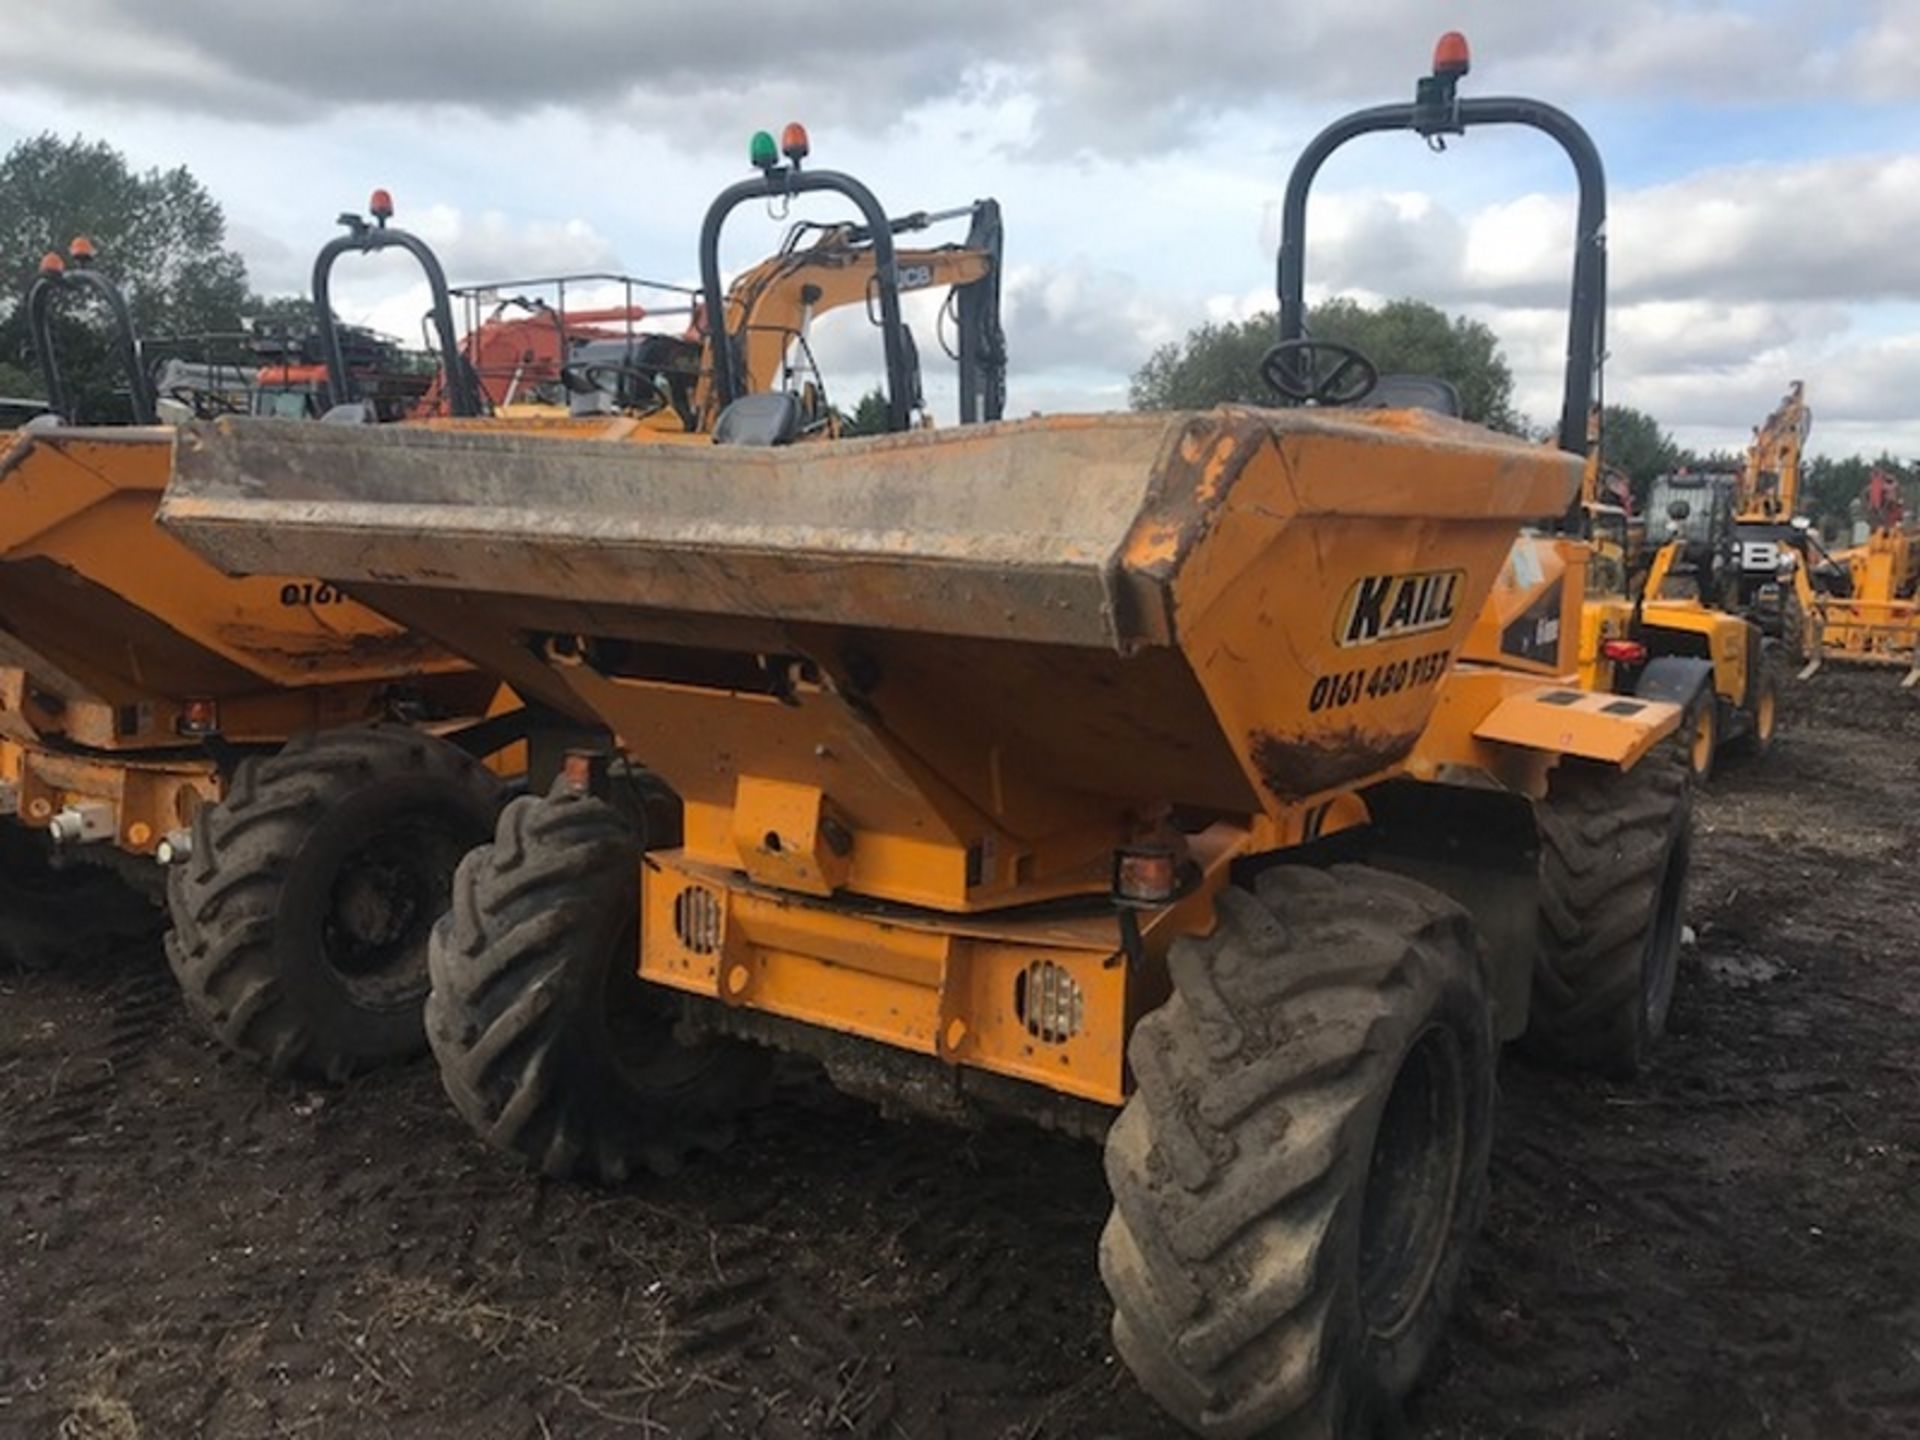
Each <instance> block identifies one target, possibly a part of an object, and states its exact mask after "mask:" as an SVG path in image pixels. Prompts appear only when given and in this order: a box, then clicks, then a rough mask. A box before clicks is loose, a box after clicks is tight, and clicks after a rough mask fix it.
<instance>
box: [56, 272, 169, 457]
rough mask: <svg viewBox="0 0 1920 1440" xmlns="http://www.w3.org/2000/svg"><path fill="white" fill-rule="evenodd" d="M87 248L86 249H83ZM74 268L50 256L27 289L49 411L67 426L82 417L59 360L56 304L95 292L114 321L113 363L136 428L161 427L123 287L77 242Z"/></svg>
mask: <svg viewBox="0 0 1920 1440" xmlns="http://www.w3.org/2000/svg"><path fill="white" fill-rule="evenodd" d="M83 247H84V248H83ZM71 253H72V256H73V264H72V267H71V268H69V267H68V266H67V264H66V262H64V261H63V260H61V258H60V257H59V256H58V255H56V254H52V253H49V254H48V255H47V256H46V258H45V259H43V260H42V261H41V262H40V273H39V274H38V275H36V276H35V277H34V279H33V284H32V285H30V286H29V287H28V288H27V334H28V336H29V337H30V339H31V342H32V345H33V353H34V356H35V358H36V359H38V360H39V362H40V380H41V383H42V384H43V385H45V386H46V389H47V408H48V409H49V410H50V411H52V412H53V414H55V415H57V416H58V417H59V418H60V420H61V422H62V423H64V424H67V425H73V424H77V423H78V421H79V416H78V415H76V414H75V413H74V407H73V405H72V404H71V403H70V399H69V397H68V395H67V388H66V381H65V379H64V378H63V377H62V376H61V374H60V357H59V353H58V351H57V350H56V348H55V346H54V343H53V303H54V301H55V299H56V298H60V297H65V296H71V295H75V294H77V293H79V292H80V291H81V290H91V291H92V292H93V293H94V294H95V295H97V296H98V297H99V298H100V299H101V300H103V301H105V302H106V306H107V313H108V314H109V315H111V316H112V317H113V350H114V358H115V359H116V360H118V361H119V363H120V369H121V371H122V372H123V373H124V374H125V375H126V377H127V401H128V405H129V407H130V408H131V409H132V411H133V423H134V424H136V425H157V424H158V423H159V412H158V410H157V408H156V407H155V404H154V394H153V384H152V381H151V380H150V379H149V378H148V376H147V373H146V371H145V369H144V368H142V366H141V364H140V340H139V337H138V336H137V335H136V334H135V333H134V329H133V312H132V311H131V310H129V309H128V308H127V297H126V296H125V295H123V294H122V293H121V291H120V287H119V286H118V285H116V284H114V283H113V281H111V280H109V279H108V278H107V277H106V276H105V275H102V274H101V273H100V272H99V271H98V270H95V269H94V268H93V263H92V261H93V247H92V245H91V244H89V243H86V242H84V241H80V240H76V241H75V242H74V244H73V247H72V251H71Z"/></svg>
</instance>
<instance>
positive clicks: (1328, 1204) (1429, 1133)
mask: <svg viewBox="0 0 1920 1440" xmlns="http://www.w3.org/2000/svg"><path fill="white" fill-rule="evenodd" d="M1170 968H1171V970H1172V977H1173V985H1174V993H1173V997H1172V999H1170V1000H1169V1001H1168V1002H1167V1003H1166V1004H1165V1005H1164V1006H1163V1007H1161V1009H1159V1010H1158V1011H1156V1012H1155V1013H1153V1014H1151V1015H1149V1016H1147V1017H1146V1018H1145V1019H1144V1020H1142V1021H1141V1022H1140V1024H1139V1026H1138V1028H1137V1029H1136V1030H1135V1032H1134V1036H1133V1039H1132V1042H1131V1044H1130V1045H1129V1047H1128V1058H1129V1060H1130V1061H1131V1063H1132V1066H1133V1072H1134V1078H1135V1084H1136V1089H1135V1091H1134V1094H1133V1097H1132V1098H1131V1099H1130V1100H1129V1101H1128V1102H1127V1105H1126V1108H1125V1109H1124V1110H1122V1111H1121V1113H1120V1117H1119V1119H1118V1120H1116V1121H1115V1122H1114V1126H1113V1128H1112V1130H1111V1132H1110V1133H1109V1136H1108V1139H1107V1154H1106V1161H1107V1178H1108V1180H1109V1182H1110V1184H1111V1185H1112V1188H1113V1201H1114V1207H1113V1214H1112V1217H1111V1218H1110V1219H1109V1220H1108V1222H1107V1228H1106V1232H1105V1234H1104V1235H1103V1236H1102V1237H1101V1243H1100V1271H1101V1275H1102V1277H1103V1278H1104V1280H1105V1281H1106V1285H1107V1290H1108V1293H1109V1294H1110V1295H1111V1297H1112V1299H1113V1303H1114V1311H1115V1314H1114V1321H1113V1338H1114V1345H1115V1347H1116V1348H1117V1349H1118V1350H1119V1352H1120V1355H1121V1357H1122V1358H1123V1359H1124V1360H1125V1361H1126V1363H1127V1365H1128V1367H1129V1368H1130V1369H1131V1370H1132V1372H1133V1374H1134V1377H1135V1378H1136V1379H1137V1380H1138V1381H1139V1382H1140V1384H1141V1386H1142V1387H1143V1388H1144V1389H1146V1390H1147V1391H1148V1392H1149V1393H1150V1394H1152V1395H1153V1396H1154V1398H1155V1399H1157V1400H1158V1401H1159V1402H1160V1403H1161V1404H1162V1405H1163V1406H1165V1407H1166V1409H1167V1410H1168V1411H1170V1412H1171V1413H1172V1414H1173V1415H1174V1417H1175V1418H1176V1419H1178V1420H1179V1421H1180V1422H1181V1423H1182V1424H1184V1425H1185V1426H1187V1428H1188V1429H1190V1430H1192V1431H1193V1432H1194V1433H1195V1434H1198V1435H1202V1436H1209V1437H1240V1436H1255V1435H1258V1436H1286V1437H1309V1436H1312V1437H1329V1440H1330V1437H1336V1436H1344V1435H1354V1434H1364V1433H1368V1427H1369V1425H1370V1424H1371V1423H1372V1422H1373V1421H1376V1420H1378V1419H1380V1418H1383V1415H1384V1414H1387V1413H1391V1412H1392V1411H1393V1410H1394V1408H1395V1407H1397V1405H1398V1404H1399V1401H1400V1400H1401V1398H1402V1397H1403V1396H1404V1395H1405V1394H1406V1393H1407V1392H1408V1391H1409V1390H1410V1389H1411V1388H1412V1387H1413V1385H1414V1384H1415V1382H1416V1381H1417V1380H1418V1379H1419V1378H1420V1375H1421V1373H1422V1371H1423V1370H1424V1369H1425V1367H1426V1365H1427V1363H1428V1361H1429V1359H1430V1358H1431V1356H1432V1353H1433V1350H1434V1347H1435V1344H1436V1342H1437V1340H1438V1337H1439V1335H1440V1332H1441V1329H1442V1327H1443V1326H1444V1324H1445V1322H1446V1318H1447V1315H1448V1312H1449V1311H1450V1310H1451V1308H1452V1305H1453V1299H1454V1294H1455V1292H1456V1291H1457V1290H1458V1288H1459V1285H1460V1278H1461V1272H1462V1268H1463V1265H1464V1262H1465V1257H1466V1252H1467V1249H1468V1246H1469V1243H1470V1241H1471V1239H1472V1237H1473V1234H1474V1232H1475V1230H1476V1229H1477V1228H1478V1225H1479V1222H1480V1217H1481V1214H1482V1212H1483V1210H1484V1208H1485V1202H1486V1192H1487V1160H1488V1152H1489V1148H1490V1145H1491V1140H1492V1112H1493V1088H1494V1081H1493V1072H1494V1041H1493V1034H1492V1026H1491V1021H1490V1017H1489V1013H1488V1002H1487V996H1486V992H1485V989H1484V983H1483V980H1482V976H1481V972H1480V964H1479V952H1478V945H1477V942H1476V940H1475V937H1474V934H1473V930H1472V927H1471V924H1470V922H1469V921H1468V919H1467V917H1466V914H1465V913H1464V912H1463V911H1462V910H1461V909H1460V908H1459V907H1458V906H1456V905H1455V904H1453V902H1451V901H1450V900H1447V899H1445V898H1444V897H1442V896H1440V895H1438V894H1436V893H1435V892H1433V891H1431V890H1428V889H1427V888H1426V887H1424V886H1422V885H1419V884H1416V883H1415V882H1413V881H1411V880H1406V879H1403V878H1401V877H1398V876H1393V875H1387V874H1384V873H1381V872H1379V871H1375V870H1371V869H1368V868H1366V867H1363V866H1339V867H1336V868H1335V869H1333V870H1330V871H1319V870H1312V869H1305V868H1298V867H1279V868H1275V869H1272V870H1269V871H1267V872H1266V873H1265V874H1264V875H1262V876H1261V877H1260V878H1259V880H1258V882H1257V883H1256V885H1255V886H1254V888H1253V890H1252V891H1251V892H1249V891H1247V890H1243V889H1238V888H1229V889H1227V890H1225V891H1223V892H1222V894H1221V896H1220V899H1219V909H1218V924H1217V925H1216V927H1215V929H1214V932H1213V934H1211V935H1209V936H1207V937H1206V938H1205V939H1183V940H1179V941H1176V942H1175V944H1174V947H1173V951H1172V954H1171V957H1170Z"/></svg>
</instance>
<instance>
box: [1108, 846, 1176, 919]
mask: <svg viewBox="0 0 1920 1440" xmlns="http://www.w3.org/2000/svg"><path fill="white" fill-rule="evenodd" d="M1179 893H1180V860H1179V857H1178V856H1177V855H1175V854H1174V852H1173V849H1172V847H1170V846H1166V845H1130V846H1128V847H1126V848H1125V849H1122V850H1116V851H1115V852H1114V855H1113V898H1114V899H1115V900H1117V901H1119V902H1120V903H1121V904H1122V905H1165V904H1167V903H1168V902H1169V901H1171V900H1172V899H1174V898H1175V897H1176V896H1177V895H1178V894H1179Z"/></svg>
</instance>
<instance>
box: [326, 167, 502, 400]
mask: <svg viewBox="0 0 1920 1440" xmlns="http://www.w3.org/2000/svg"><path fill="white" fill-rule="evenodd" d="M367 209H368V211H369V213H371V214H372V216H373V221H372V223H369V222H367V221H366V220H364V219H362V218H361V217H360V216H358V215H356V214H354V213H352V212H351V211H348V212H346V213H344V214H342V215H341V216H340V223H341V224H342V225H344V226H346V227H347V233H346V234H344V235H336V236H334V238H333V239H331V240H329V241H328V242H327V243H326V244H325V245H323V246H321V247H320V254H319V255H318V256H317V257H316V258H315V260H314V262H313V308H314V318H315V320H316V322H317V323H318V325H319V327H320V343H321V346H322V347H323V353H324V354H325V355H326V360H327V389H328V390H329V391H330V392H331V394H332V400H333V403H334V404H336V405H341V404H345V403H347V402H348V401H350V400H352V399H353V377H352V375H351V374H350V373H349V372H348V370H347V361H346V355H345V352H344V351H343V350H342V349H341V345H340V326H339V322H338V321H336V320H335V319H334V316H333V300H332V280H333V266H334V262H335V261H337V260H338V259H339V258H340V257H341V256H342V255H346V254H350V253H357V254H361V255H371V254H373V253H374V252H375V251H378V250H391V249H396V248H397V249H401V250H405V251H406V252H407V253H408V254H409V255H411V256H413V258H414V259H415V260H417V261H419V262H420V268H421V270H422V271H424V272H425V273H426V277H427V288H428V289H429V290H431V291H432V292H433V308H432V310H431V312H430V313H431V314H432V316H433V328H434V331H435V334H436V335H437V337H438V338H439V341H440V365H441V369H442V372H443V373H444V374H445V376H446V381H445V384H446V394H447V404H448V408H449V409H450V410H451V411H452V413H453V414H455V415H457V416H461V417H463V418H467V419H471V418H472V417H474V416H477V415H480V414H482V413H483V412H482V411H481V408H480V398H479V393H478V391H477V389H476V387H475V386H474V383H473V376H472V374H471V373H470V372H469V371H468V369H467V364H466V359H465V357H464V356H462V355H461V353H460V340H459V336H458V335H457V334H456V333H455V331H454V328H453V299H452V293H453V292H452V291H451V290H450V289H449V288H448V286H447V274H446V271H444V270H442V269H441V268H440V257H439V256H437V255H435V254H434V253H433V247H432V246H430V245H428V244H427V242H426V241H424V240H422V239H421V238H420V237H419V236H417V235H414V234H412V233H410V232H408V231H406V230H400V229H396V228H391V227H389V226H388V224H387V221H388V220H390V219H392V218H393V200H392V197H390V196H389V195H388V194H387V192H386V191H384V190H376V191H374V192H373V199H372V201H371V202H370V203H369V204H368V206H367Z"/></svg>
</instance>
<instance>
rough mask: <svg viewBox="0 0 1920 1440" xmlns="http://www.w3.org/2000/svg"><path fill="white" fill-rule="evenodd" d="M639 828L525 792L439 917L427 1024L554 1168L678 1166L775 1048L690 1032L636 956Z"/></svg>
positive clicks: (502, 1138)
mask: <svg viewBox="0 0 1920 1440" xmlns="http://www.w3.org/2000/svg"><path fill="white" fill-rule="evenodd" d="M639 857H640V842H639V840H638V838H637V836H636V834H635V831H634V828H633V826H632V825H631V824H630V823H629V821H628V820H627V819H625V818H623V817H622V815H621V814H620V812H618V811H617V810H615V809H614V808H613V807H612V806H610V805H608V804H606V803H605V802H603V801H601V800H598V799H595V798H593V797H592V796H588V795H576V794H569V793H566V792H565V791H563V790H556V792H555V793H554V794H553V795H551V796H548V797H546V798H536V797H533V796H525V797H522V798H521V799H518V800H515V801H514V802H513V803H512V804H510V805H509V806H508V807H507V808H506V810H505V812H504V813H503V814H502V815H501V817H500V826H499V833H498V836H497V838H496V839H495V840H494V843H493V844H491V845H489V846H485V847H483V848H482V849H480V850H477V851H475V852H474V853H473V854H472V855H470V856H468V857H467V859H466V861H465V862H464V863H463V864H462V865H461V866H460V873H459V875H458V877H457V878H456V880H455V883H454V900H453V908H452V909H451V910H450V911H449V912H448V913H447V915H446V917H445V918H444V919H443V920H442V921H441V922H440V924H439V926H438V927H436V929H435V930H434V934H433V946H432V970H433V991H432V994H431V996H430V997H429V999H428V1001H427V1038H428V1040H429V1042H430V1043H431V1044H432V1046H433V1052H434V1055H435V1057H436V1058H437V1059H438V1060H439V1062H440V1076H441V1080H442V1083H443V1084H444V1085H445V1086H446V1091H447V1094H448V1095H449V1096H450V1097H451V1098H452V1100H453V1103H454V1105H455V1107H456V1108H457V1109H458V1110H459V1111H460V1113H461V1115H462V1116H464V1117H465V1119H466V1121H467V1123H468V1124H469V1125H471V1126H472V1127H473V1128H474V1130H475V1131H476V1132H478V1133H479V1135H480V1136H481V1138H483V1139H484V1140H486V1141H487V1142H488V1143H489V1144H490V1145H492V1146H494V1147H495V1148H496V1149H499V1150H504V1151H506V1152H508V1153H510V1154H513V1155H517V1156H519V1157H520V1158H521V1159H523V1160H525V1161H527V1162H528V1163H529V1164H531V1165H533V1166H535V1167H537V1168H538V1169H539V1170H541V1171H542V1172H544V1173H545V1174H547V1175H551V1176H554V1177H556V1178H566V1177H578V1178H583V1179H588V1180H594V1181H598V1182H600V1183H603V1184H619V1183H620V1182H622V1181H623V1180H625V1179H626V1178H627V1176H629V1175H630V1174H633V1173H636V1172H639V1171H647V1172H651V1173H654V1174H671V1173H673V1172H674V1171H675V1170H677V1169H679V1168H680V1166H681V1165H682V1164H683V1163H684V1162H685V1161H686V1160H687V1159H688V1158H690V1157H691V1156H692V1155H694V1154H696V1153H698V1152H702V1151H712V1150H718V1149H720V1148H722V1147H724V1146H725V1145H726V1144H727V1143H728V1142H729V1141H730V1140H731V1139H732V1138H733V1131H734V1122H735V1119H736V1117H737V1116H738V1114H739V1113H740V1111H741V1110H743V1109H744V1108H746V1107H747V1106H749V1105H751V1104H753V1103H754V1102H755V1101H757V1100H758V1099H759V1098H760V1097H761V1096H762V1094H763V1093H764V1091H765V1089H766V1084H767V1075H768V1071H769V1065H768V1056H767V1054H766V1053H765V1052H764V1051H762V1050H760V1049H758V1048H756V1047H753V1046H749V1045H744V1044H741V1043H739V1042H735V1041H727V1040H714V1039H706V1040H697V1041H693V1042H691V1043H683V1042H682V1041H680V1040H679V1039H677V1038H676V1036H675V1033H674V1032H675V1023H676V1019H677V1016H678V999H677V997H676V996H674V995H673V994H672V993H671V992H669V991H665V990H662V989H660V988H659V987H657V986H654V985H651V984H648V983H647V982H646V981H644V980H642V979H640V977H639V975H638V974H637V973H636V968H635V967H636V966H637V964H638V960H639V943H638V941H639V930H638V925H639V885H640V881H639Z"/></svg>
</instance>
